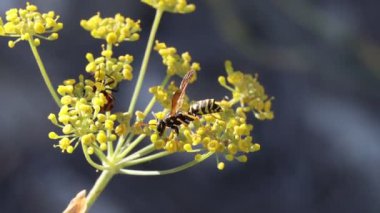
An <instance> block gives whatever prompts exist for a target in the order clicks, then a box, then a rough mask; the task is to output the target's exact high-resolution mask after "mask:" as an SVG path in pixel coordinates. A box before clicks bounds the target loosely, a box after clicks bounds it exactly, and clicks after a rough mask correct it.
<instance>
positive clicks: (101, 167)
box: [82, 145, 107, 171]
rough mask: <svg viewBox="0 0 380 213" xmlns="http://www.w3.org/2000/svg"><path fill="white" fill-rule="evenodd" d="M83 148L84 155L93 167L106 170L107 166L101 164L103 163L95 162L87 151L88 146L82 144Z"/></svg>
mask: <svg viewBox="0 0 380 213" xmlns="http://www.w3.org/2000/svg"><path fill="white" fill-rule="evenodd" d="M82 149H83V153H84V157H85V158H86V160H87V162H88V163H89V164H90V165H91V166H92V167H94V168H95V169H97V170H100V171H103V170H106V169H107V168H106V167H104V166H101V165H99V164H97V163H95V162H94V161H93V160H92V159H91V156H90V155H89V154H88V153H87V146H85V145H82Z"/></svg>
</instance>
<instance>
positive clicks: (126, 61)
mask: <svg viewBox="0 0 380 213" xmlns="http://www.w3.org/2000/svg"><path fill="white" fill-rule="evenodd" d="M112 54H113V52H112V51H111V50H103V51H102V56H100V57H98V58H94V56H93V54H91V53H87V54H86V59H87V61H88V64H87V66H86V71H87V72H88V73H91V74H92V75H93V76H94V78H95V81H97V82H104V83H105V84H106V85H107V86H108V87H109V88H111V89H114V88H116V87H117V85H118V84H119V82H121V81H122V80H132V77H133V74H132V70H133V68H132V66H131V63H132V62H133V56H131V55H128V54H126V55H122V56H119V57H118V58H112Z"/></svg>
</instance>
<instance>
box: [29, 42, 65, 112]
mask: <svg viewBox="0 0 380 213" xmlns="http://www.w3.org/2000/svg"><path fill="white" fill-rule="evenodd" d="M28 41H29V45H30V48H31V49H32V52H33V56H34V58H35V59H36V62H37V65H38V68H39V69H40V72H41V75H42V77H43V79H44V81H45V84H46V86H47V88H48V89H49V92H50V94H51V96H52V97H53V99H54V101H55V103H56V104H57V105H58V106H59V107H60V106H61V101H60V100H59V98H58V94H57V93H56V91H55V90H54V87H53V85H52V83H51V81H50V79H49V76H48V74H47V72H46V69H45V66H44V64H43V62H42V60H41V57H40V54H39V53H38V50H37V48H36V46H35V45H34V43H33V38H31V39H29V40H28Z"/></svg>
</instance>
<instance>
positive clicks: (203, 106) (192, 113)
mask: <svg viewBox="0 0 380 213" xmlns="http://www.w3.org/2000/svg"><path fill="white" fill-rule="evenodd" d="M194 73H195V71H194V70H190V71H189V72H187V73H186V75H185V76H184V77H183V79H182V82H181V84H180V87H179V89H178V90H177V91H176V92H175V93H174V94H173V97H172V106H171V110H170V113H169V114H168V115H167V116H166V117H165V118H164V119H163V120H160V121H159V122H158V125H157V132H158V134H159V136H160V137H161V136H162V135H163V134H164V132H165V129H166V127H169V128H171V129H173V130H174V131H175V133H177V134H179V126H180V125H181V124H185V125H188V124H189V123H190V122H191V121H193V120H195V119H197V118H198V116H202V115H205V114H211V113H216V112H220V111H222V108H221V107H220V106H219V105H218V104H216V103H215V100H214V99H205V100H201V101H197V102H195V103H194V104H192V105H191V106H190V109H189V111H187V112H182V111H180V109H181V107H182V104H183V99H184V97H185V91H186V88H187V85H188V83H189V81H190V79H191V78H192V76H193V75H194Z"/></svg>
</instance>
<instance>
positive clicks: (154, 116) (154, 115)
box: [151, 111, 158, 120]
mask: <svg viewBox="0 0 380 213" xmlns="http://www.w3.org/2000/svg"><path fill="white" fill-rule="evenodd" d="M151 113H152V115H153V118H155V119H156V120H158V118H157V117H156V114H154V112H153V111H152V112H151Z"/></svg>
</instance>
